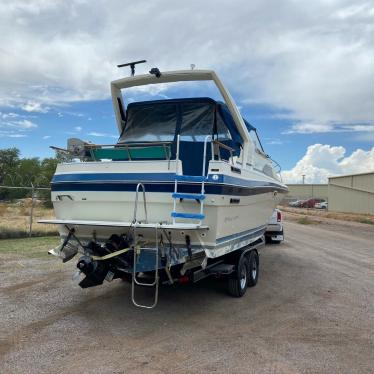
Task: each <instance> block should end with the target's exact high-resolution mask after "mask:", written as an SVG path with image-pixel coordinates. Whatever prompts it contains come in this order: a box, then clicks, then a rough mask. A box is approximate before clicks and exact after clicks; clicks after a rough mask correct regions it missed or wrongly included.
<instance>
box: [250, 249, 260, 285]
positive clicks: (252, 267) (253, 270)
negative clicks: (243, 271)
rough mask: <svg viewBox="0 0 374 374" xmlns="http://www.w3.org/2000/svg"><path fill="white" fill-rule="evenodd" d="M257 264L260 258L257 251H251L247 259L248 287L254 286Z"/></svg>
mask: <svg viewBox="0 0 374 374" xmlns="http://www.w3.org/2000/svg"><path fill="white" fill-rule="evenodd" d="M259 265H260V259H259V257H258V253H257V251H251V252H250V253H249V260H248V287H254V286H255V285H256V284H257V280H258V271H259Z"/></svg>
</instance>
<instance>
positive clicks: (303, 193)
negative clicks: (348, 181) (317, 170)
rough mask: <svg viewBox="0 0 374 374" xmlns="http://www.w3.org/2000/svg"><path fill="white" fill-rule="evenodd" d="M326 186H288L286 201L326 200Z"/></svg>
mask: <svg viewBox="0 0 374 374" xmlns="http://www.w3.org/2000/svg"><path fill="white" fill-rule="evenodd" d="M327 186H328V185H327V184H288V185H287V187H288V189H289V193H288V195H287V200H292V199H298V200H303V199H310V198H312V197H315V198H320V199H325V200H327V198H328V187H327Z"/></svg>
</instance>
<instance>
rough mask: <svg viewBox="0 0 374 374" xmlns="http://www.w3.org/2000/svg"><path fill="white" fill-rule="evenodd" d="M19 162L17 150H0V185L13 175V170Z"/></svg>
mask: <svg viewBox="0 0 374 374" xmlns="http://www.w3.org/2000/svg"><path fill="white" fill-rule="evenodd" d="M18 162H19V149H17V148H6V149H0V184H3V183H4V181H5V179H6V177H7V176H9V175H11V174H13V173H14V168H15V167H16V165H17V163H18Z"/></svg>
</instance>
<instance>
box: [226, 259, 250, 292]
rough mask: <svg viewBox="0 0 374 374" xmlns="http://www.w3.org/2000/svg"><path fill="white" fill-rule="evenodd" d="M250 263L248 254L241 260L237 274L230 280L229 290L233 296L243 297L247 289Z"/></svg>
mask: <svg viewBox="0 0 374 374" xmlns="http://www.w3.org/2000/svg"><path fill="white" fill-rule="evenodd" d="M248 273H249V263H248V259H247V257H246V256H242V257H241V258H240V260H239V263H238V266H237V270H236V274H235V276H234V277H233V278H229V280H228V292H229V294H230V295H231V296H234V297H242V296H243V295H244V294H245V291H247V285H248Z"/></svg>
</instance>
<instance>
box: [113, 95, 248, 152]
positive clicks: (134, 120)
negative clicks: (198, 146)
mask: <svg viewBox="0 0 374 374" xmlns="http://www.w3.org/2000/svg"><path fill="white" fill-rule="evenodd" d="M245 123H246V126H247V128H248V131H250V130H254V128H253V127H252V126H251V125H250V124H248V122H246V121H245ZM177 134H180V136H181V141H195V142H196V141H197V142H203V141H204V139H205V137H206V136H207V135H212V136H214V138H215V139H217V140H219V141H222V142H224V143H226V144H228V145H230V146H231V147H232V148H234V150H235V153H236V154H239V152H240V147H242V144H243V140H242V138H241V136H240V134H239V131H238V129H237V127H236V124H235V122H234V120H233V118H232V116H231V113H230V112H229V110H228V108H227V106H226V105H225V104H224V103H222V102H219V101H215V100H213V99H211V98H208V97H202V98H189V99H168V100H154V101H143V102H135V103H130V104H129V105H128V106H127V110H126V119H125V126H124V129H123V131H122V134H121V136H120V138H119V141H118V143H119V144H123V143H132V142H152V141H170V142H171V141H174V140H175V138H176V135H177Z"/></svg>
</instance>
